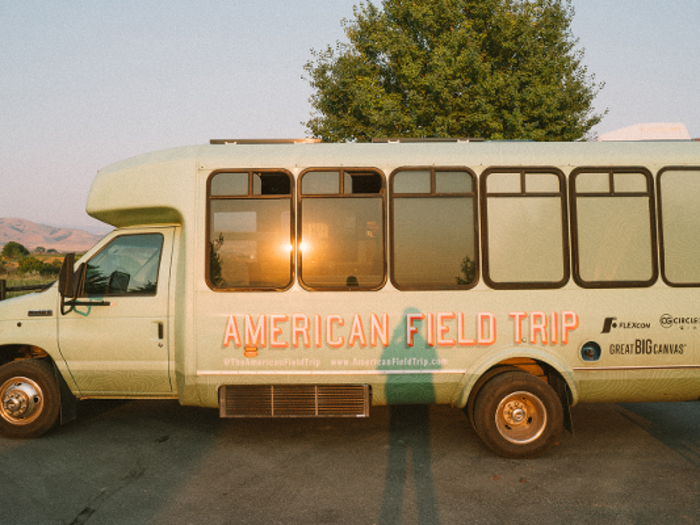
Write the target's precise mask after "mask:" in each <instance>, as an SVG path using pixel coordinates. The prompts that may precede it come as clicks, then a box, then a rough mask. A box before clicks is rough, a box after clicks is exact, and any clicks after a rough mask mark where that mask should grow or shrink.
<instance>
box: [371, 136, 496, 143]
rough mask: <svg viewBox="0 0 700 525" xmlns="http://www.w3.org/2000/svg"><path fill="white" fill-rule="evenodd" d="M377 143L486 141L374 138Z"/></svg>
mask: <svg viewBox="0 0 700 525" xmlns="http://www.w3.org/2000/svg"><path fill="white" fill-rule="evenodd" d="M372 142H373V143H375V144H387V143H389V144H401V143H414V142H484V139H481V138H450V137H445V138H443V137H427V138H408V137H404V138H380V139H372Z"/></svg>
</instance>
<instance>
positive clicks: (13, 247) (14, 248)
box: [2, 241, 29, 259]
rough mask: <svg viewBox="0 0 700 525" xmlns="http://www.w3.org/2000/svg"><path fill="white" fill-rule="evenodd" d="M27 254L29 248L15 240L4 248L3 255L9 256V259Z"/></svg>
mask: <svg viewBox="0 0 700 525" xmlns="http://www.w3.org/2000/svg"><path fill="white" fill-rule="evenodd" d="M25 255H29V250H27V249H26V248H25V247H24V246H22V245H21V244H20V243H18V242H15V241H10V242H8V243H7V244H6V245H5V246H3V248H2V256H3V257H7V258H8V259H17V258H19V257H24V256H25Z"/></svg>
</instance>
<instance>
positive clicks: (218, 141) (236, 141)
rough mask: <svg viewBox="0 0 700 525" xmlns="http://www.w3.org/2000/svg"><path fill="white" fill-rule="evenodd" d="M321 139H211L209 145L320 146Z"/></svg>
mask: <svg viewBox="0 0 700 525" xmlns="http://www.w3.org/2000/svg"><path fill="white" fill-rule="evenodd" d="M319 142H321V139H211V140H210V141H209V144H246V145H247V144H318V143H319Z"/></svg>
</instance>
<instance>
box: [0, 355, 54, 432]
mask: <svg viewBox="0 0 700 525" xmlns="http://www.w3.org/2000/svg"><path fill="white" fill-rule="evenodd" d="M59 411H60V393H59V389H58V382H57V381H56V378H55V377H54V374H53V372H52V370H51V367H50V366H49V365H47V364H46V363H44V362H41V361H35V360H33V359H23V360H21V361H13V362H11V363H8V364H6V365H4V366H2V367H0V435H2V436H3V437H6V438H13V439H17V438H34V437H38V436H40V435H42V434H44V433H45V432H47V431H48V430H50V429H51V427H53V426H54V424H56V421H57V420H58V415H59Z"/></svg>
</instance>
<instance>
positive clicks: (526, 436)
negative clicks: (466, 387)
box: [473, 371, 564, 459]
mask: <svg viewBox="0 0 700 525" xmlns="http://www.w3.org/2000/svg"><path fill="white" fill-rule="evenodd" d="M473 423H474V428H475V429H476V432H477V434H479V437H480V438H481V439H482V440H483V441H484V443H486V445H487V446H488V447H489V448H491V449H492V450H493V451H494V452H496V453H497V454H499V455H501V456H503V457H507V458H515V459H525V458H534V457H537V456H540V455H542V454H543V453H544V452H546V451H547V450H548V449H549V448H550V447H552V445H554V443H555V441H556V440H557V438H558V437H559V434H560V433H561V430H562V427H563V424H564V415H563V410H562V405H561V401H560V400H559V397H558V396H557V394H556V392H555V391H554V389H552V387H550V386H549V385H548V384H547V383H545V382H544V381H542V380H541V379H538V378H537V377H535V376H533V375H531V374H528V373H527V372H522V371H518V372H506V373H503V374H499V375H497V376H495V377H494V378H493V379H491V380H489V381H488V382H487V383H486V384H485V385H484V386H483V387H482V388H481V390H480V391H479V392H478V393H477V397H476V401H475V404H474V421H473Z"/></svg>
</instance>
